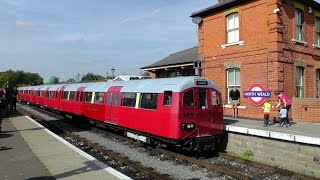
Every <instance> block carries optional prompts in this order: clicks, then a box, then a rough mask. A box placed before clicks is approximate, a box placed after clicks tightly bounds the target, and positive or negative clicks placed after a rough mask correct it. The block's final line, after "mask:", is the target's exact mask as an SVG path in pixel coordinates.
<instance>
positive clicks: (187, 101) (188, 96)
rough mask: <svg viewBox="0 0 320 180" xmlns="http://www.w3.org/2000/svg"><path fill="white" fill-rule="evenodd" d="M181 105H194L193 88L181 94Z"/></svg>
mask: <svg viewBox="0 0 320 180" xmlns="http://www.w3.org/2000/svg"><path fill="white" fill-rule="evenodd" d="M183 107H185V108H190V107H194V99H193V90H189V91H187V92H185V93H184V94H183Z"/></svg>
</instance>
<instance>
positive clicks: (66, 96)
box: [62, 91, 70, 100]
mask: <svg viewBox="0 0 320 180" xmlns="http://www.w3.org/2000/svg"><path fill="white" fill-rule="evenodd" d="M69 92H70V91H63V93H62V99H64V100H68V98H69Z"/></svg>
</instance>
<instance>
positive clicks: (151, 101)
mask: <svg viewBox="0 0 320 180" xmlns="http://www.w3.org/2000/svg"><path fill="white" fill-rule="evenodd" d="M157 102H158V94H156V93H141V96H140V108H143V109H157Z"/></svg>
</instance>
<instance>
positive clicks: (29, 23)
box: [15, 20, 45, 29]
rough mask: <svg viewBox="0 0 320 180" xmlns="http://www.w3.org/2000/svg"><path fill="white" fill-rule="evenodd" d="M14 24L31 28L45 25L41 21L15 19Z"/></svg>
mask: <svg viewBox="0 0 320 180" xmlns="http://www.w3.org/2000/svg"><path fill="white" fill-rule="evenodd" d="M15 25H16V27H18V28H32V29H34V28H36V29H37V28H42V27H45V24H42V23H37V22H33V21H23V20H17V21H16V24H15Z"/></svg>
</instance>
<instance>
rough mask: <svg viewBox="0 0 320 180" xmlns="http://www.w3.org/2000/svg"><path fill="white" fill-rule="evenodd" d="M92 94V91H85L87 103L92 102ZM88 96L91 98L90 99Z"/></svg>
mask: <svg viewBox="0 0 320 180" xmlns="http://www.w3.org/2000/svg"><path fill="white" fill-rule="evenodd" d="M92 94H93V93H92V92H85V93H84V102H85V103H91V100H92ZM88 98H90V100H89V99H88Z"/></svg>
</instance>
